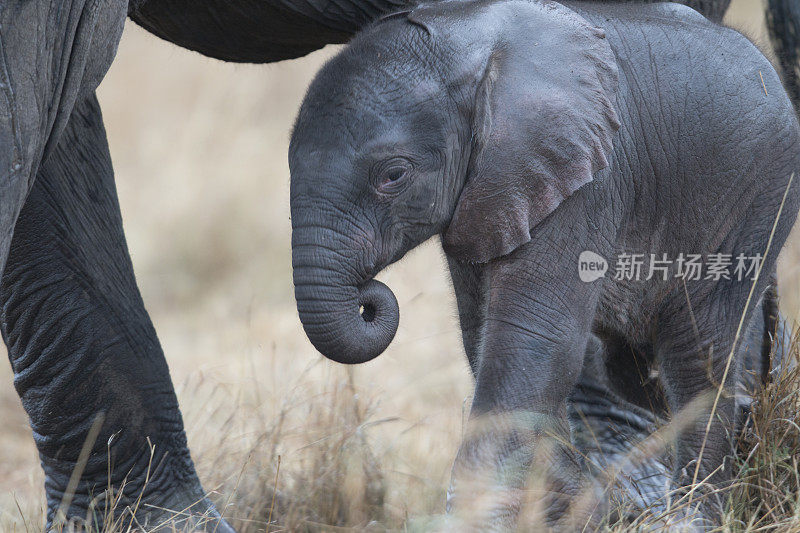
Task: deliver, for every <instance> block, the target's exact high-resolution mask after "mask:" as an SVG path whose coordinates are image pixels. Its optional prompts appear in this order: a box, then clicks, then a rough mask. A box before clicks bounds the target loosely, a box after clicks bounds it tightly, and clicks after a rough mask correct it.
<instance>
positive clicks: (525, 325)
mask: <svg viewBox="0 0 800 533" xmlns="http://www.w3.org/2000/svg"><path fill="white" fill-rule="evenodd" d="M548 242H551V241H550V240H549V239H547V238H542V240H541V241H538V242H534V241H531V243H529V244H528V245H525V246H524V247H522V248H521V249H519V250H517V251H516V252H515V253H513V254H511V255H510V256H507V257H504V258H500V259H497V260H494V261H492V262H491V263H489V264H488V265H486V266H485V267H484V268H485V269H486V271H485V275H486V277H487V278H486V282H485V285H484V287H485V295H484V298H485V301H486V310H487V311H486V323H485V326H484V328H483V332H482V339H481V340H480V343H479V357H478V359H479V360H478V361H477V372H476V385H475V395H474V399H473V403H472V409H471V412H470V421H469V426H468V430H467V436H466V437H465V440H464V442H463V443H462V445H461V448H460V449H459V452H458V456H457V458H456V462H455V465H454V468H453V481H452V487H451V497H450V502H449V503H450V509H451V512H452V513H453V514H454V515H455V519H456V520H459V519H463V520H467V521H468V522H470V523H472V524H475V523H476V524H480V528H481V529H482V530H486V529H493V530H504V529H507V528H513V527H514V525H515V522H516V521H517V519H518V515H519V512H520V510H521V508H522V506H523V503H524V499H525V496H524V495H525V493H526V489H527V488H529V486H528V483H527V482H528V477H529V473H530V469H531V468H532V467H533V466H536V467H538V466H542V465H545V467H544V470H545V475H544V477H545V479H546V485H545V489H546V490H545V492H544V493H541V496H542V498H541V501H542V503H544V505H545V507H546V509H545V513H546V517H547V519H548V520H550V521H551V522H552V523H554V524H558V525H560V526H565V525H566V527H571V526H576V525H577V524H578V523H584V520H585V519H586V518H587V516H586V513H580V512H579V513H576V514H574V515H573V514H572V512H573V511H575V510H576V508H575V507H573V508H571V509H570V504H571V503H574V502H575V501H576V500H574V499H572V497H574V496H575V495H577V494H578V492H579V491H580V488H581V475H580V465H579V461H578V458H577V457H576V456H575V454H574V453H573V451H571V450H570V448H569V446H566V445H564V443H568V442H569V438H570V436H569V425H568V423H567V417H566V414H567V409H566V407H567V404H566V401H567V397H568V396H569V394H570V392H571V391H572V389H573V387H574V385H575V384H576V383H577V381H578V377H579V375H580V373H581V368H582V364H583V359H584V353H585V350H586V344H587V339H588V338H589V337H590V335H591V323H592V319H593V309H594V307H595V305H596V301H597V292H598V288H597V286H593V285H591V284H584V283H582V282H580V281H579V280H578V276H577V268H575V265H577V264H578V263H577V261H578V257H577V256H578V253H577V252H576V253H575V254H574V257H572V256H573V254H571V253H565V252H564V251H563V250H555V249H552V248H551V247H550V246H549V245H548ZM545 258H546V260H547V261H548V262H549V261H556V259H555V258H558V259H557V260H558V261H561V262H564V265H550V266H549V267H548V268H537V267H536V265H541V264H542V261H543V260H545ZM571 260H572V262H573V265H571V266H572V268H569V266H568V263H569V262H570V261H571ZM562 267H563V268H562ZM549 437H553V438H549ZM571 499H572V500H571ZM570 500H571V501H570ZM576 507H578V506H576ZM578 515H580V516H578ZM573 519H574V520H575V522H572V520H573Z"/></svg>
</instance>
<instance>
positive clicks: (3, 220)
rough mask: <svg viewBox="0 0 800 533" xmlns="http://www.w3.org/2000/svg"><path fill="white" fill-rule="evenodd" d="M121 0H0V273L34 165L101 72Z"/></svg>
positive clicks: (118, 23)
mask: <svg viewBox="0 0 800 533" xmlns="http://www.w3.org/2000/svg"><path fill="white" fill-rule="evenodd" d="M126 8H127V1H126V0H106V1H103V2H99V1H97V0H64V1H53V0H4V1H3V2H2V3H0V273H2V271H3V267H4V265H5V262H6V258H7V256H8V250H9V247H10V246H11V239H12V235H13V233H14V224H15V223H16V220H17V217H18V216H19V212H20V209H21V208H22V205H23V203H24V201H25V197H26V196H27V194H28V191H30V188H31V186H32V184H33V181H34V177H35V176H36V175H37V172H38V169H39V165H40V164H41V162H42V161H44V160H46V159H47V158H48V157H49V156H50V154H51V153H52V151H53V148H54V147H55V146H56V145H57V144H58V140H59V137H60V135H61V132H62V131H63V129H64V127H65V124H66V123H67V120H68V119H69V116H70V113H71V112H72V109H73V106H74V104H75V102H76V101H78V100H79V99H82V98H84V97H86V96H87V95H90V94H92V93H93V92H94V89H95V88H96V87H97V85H98V84H99V83H100V80H101V79H102V78H103V76H104V75H105V73H106V71H107V70H108V67H109V66H110V65H111V61H112V60H113V58H114V54H115V53H116V49H117V42H118V41H119V37H120V35H121V34H122V26H123V23H124V21H125V12H126Z"/></svg>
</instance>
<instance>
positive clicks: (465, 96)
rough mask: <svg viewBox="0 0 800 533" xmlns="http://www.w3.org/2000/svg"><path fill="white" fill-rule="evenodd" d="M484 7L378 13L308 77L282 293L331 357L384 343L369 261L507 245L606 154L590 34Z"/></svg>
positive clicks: (390, 310) (517, 8) (386, 329)
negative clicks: (422, 249)
mask: <svg viewBox="0 0 800 533" xmlns="http://www.w3.org/2000/svg"><path fill="white" fill-rule="evenodd" d="M489 6H490V4H489V2H486V1H478V2H467V3H464V4H463V5H461V6H459V7H458V8H455V9H454V8H453V6H452V5H450V6H449V7H446V6H441V5H436V4H432V5H430V6H422V7H419V8H416V9H414V10H413V11H409V12H403V13H398V14H395V15H392V16H389V17H385V18H384V19H382V20H380V21H378V22H377V23H375V24H373V25H372V26H370V27H369V28H368V29H366V30H365V31H364V32H363V33H362V34H360V35H359V36H357V37H356V38H355V39H354V40H353V41H352V43H351V44H350V45H349V46H347V47H346V48H345V49H344V50H343V51H342V52H341V53H340V54H339V55H338V56H336V57H335V58H334V59H333V60H331V61H330V62H329V63H328V64H327V65H325V67H324V68H323V69H322V70H321V71H320V72H319V74H318V75H317V77H316V78H315V79H314V81H313V82H312V84H311V86H310V88H309V91H308V94H307V96H306V98H305V100H304V102H303V105H302V107H301V110H300V112H299V115H298V118H297V121H296V124H295V128H294V131H293V134H292V139H291V145H290V150H289V166H290V171H291V213H292V231H293V233H292V263H293V268H294V282H295V295H296V299H297V306H298V311H299V314H300V319H301V321H302V323H303V326H304V328H305V331H306V333H307V334H308V336H309V338H310V340H311V342H312V343H313V344H314V346H315V347H316V348H317V349H318V350H319V351H320V352H322V353H323V354H324V355H326V356H327V357H329V358H331V359H333V360H335V361H339V362H343V363H361V362H365V361H368V360H370V359H372V358H374V357H376V356H377V355H379V354H380V353H381V352H382V351H383V350H384V349H385V348H386V347H387V346H388V345H389V343H390V342H391V340H392V338H393V336H394V334H395V332H396V329H397V326H398V319H399V315H398V307H397V302H396V299H395V298H394V295H393V294H392V292H391V291H390V290H389V289H388V288H387V287H386V286H385V285H383V284H382V283H380V282H378V281H376V280H374V279H373V277H374V276H375V275H376V274H377V273H378V272H379V271H380V270H381V269H382V268H384V267H386V266H387V265H389V264H390V263H392V262H394V261H397V260H398V259H400V258H401V257H403V255H404V254H405V253H406V252H407V251H408V250H410V249H411V248H413V247H414V246H417V245H418V244H420V243H422V242H423V241H425V240H426V239H428V238H430V237H432V236H434V235H436V234H442V235H443V244H444V248H445V251H446V252H447V253H448V254H450V255H452V256H454V257H456V258H458V259H460V260H463V261H471V262H487V261H490V260H492V259H493V258H495V257H498V256H501V255H505V254H508V253H510V252H512V251H513V250H514V249H515V248H517V247H519V246H521V245H523V244H524V243H526V242H527V241H528V240H530V238H531V235H530V232H531V229H532V228H533V227H534V226H535V225H536V224H538V223H539V222H540V221H542V220H543V219H544V218H545V217H547V216H548V214H549V213H550V212H552V211H553V210H554V209H556V207H557V206H558V205H559V204H560V203H561V201H563V200H564V199H565V198H566V197H568V196H569V195H570V194H572V193H573V192H574V191H575V190H577V189H578V188H579V187H580V186H582V185H583V184H585V183H587V182H589V181H591V180H592V178H593V174H594V173H595V172H596V171H597V170H598V169H600V168H602V167H604V166H605V165H606V164H607V163H606V154H607V153H608V151H609V150H610V146H611V137H612V135H613V133H614V132H615V131H616V129H617V128H618V127H619V124H618V122H617V118H616V115H615V112H614V108H613V104H612V101H613V99H614V91H615V88H616V83H617V70H616V64H615V61H614V55H613V53H612V51H611V49H610V47H609V46H608V44H607V42H606V40H605V38H604V34H603V32H602V30H599V29H597V28H595V27H593V26H591V25H590V24H588V22H587V21H586V20H584V19H583V18H582V17H580V16H579V15H578V14H577V13H575V12H574V11H572V10H570V9H568V8H566V7H563V6H561V5H558V4H555V3H553V4H538V3H529V2H520V1H518V0H508V1H506V2H503V3H502V4H501V5H499V6H498V5H497V4H494V5H493V6H492V8H491V9H489ZM520 14H522V16H523V17H524V19H525V23H524V24H508V23H507V21H508V20H509V19H510V18H511V17H517V18H518V17H519V16H520ZM531 39H533V40H534V41H535V42H534V43H533V46H526V47H520V46H517V44H518V43H519V42H525V41H526V40H528V41H529V40H531Z"/></svg>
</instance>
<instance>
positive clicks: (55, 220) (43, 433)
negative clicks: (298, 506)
mask: <svg viewBox="0 0 800 533" xmlns="http://www.w3.org/2000/svg"><path fill="white" fill-rule="evenodd" d="M0 306H2V307H1V308H0V310H1V311H2V316H0V319H1V320H0V325H2V333H3V338H4V340H5V342H6V344H7V346H8V352H9V357H10V359H11V365H12V368H13V370H14V384H15V387H16V389H17V391H18V393H19V395H20V397H21V399H22V404H23V406H24V407H25V409H26V411H27V412H28V415H29V417H30V422H31V426H32V429H33V434H34V438H35V440H36V445H37V447H38V449H39V455H40V458H41V463H42V465H43V467H44V470H45V475H46V481H45V487H46V491H47V501H48V513H47V518H48V524H50V525H52V524H53V521H54V520H59V519H61V518H64V516H61V515H60V514H59V510H60V511H63V512H64V515H65V517H66V518H67V519H73V518H74V519H83V518H87V517H88V519H89V520H91V521H94V522H95V526H96V527H97V528H98V529H104V527H103V525H104V524H103V520H107V519H108V517H107V515H106V513H108V512H110V511H111V509H106V508H104V504H105V501H106V500H105V499H104V497H103V493H104V491H105V490H106V489H107V488H108V487H109V486H110V487H112V488H113V489H114V490H115V491H116V492H117V496H118V495H119V494H120V493H121V494H122V495H121V498H120V500H119V504H118V505H117V506H116V511H115V512H116V517H115V519H116V520H119V519H120V518H122V520H123V522H124V521H130V520H131V516H130V512H129V511H128V516H127V517H120V514H125V513H126V511H125V509H126V507H127V506H128V505H130V506H131V507H133V504H134V502H135V501H136V500H137V498H138V497H139V495H142V496H143V497H142V502H141V504H140V505H139V507H138V509H139V511H138V512H137V513H136V520H137V521H138V522H139V523H141V524H149V525H150V527H152V526H154V525H157V524H158V523H159V522H160V521H161V520H162V519H163V518H164V514H163V513H162V512H158V511H154V509H155V507H154V506H156V507H159V508H165V509H174V510H177V511H185V510H186V509H188V508H192V509H195V508H197V509H198V512H199V513H204V512H209V513H212V515H213V514H214V513H216V511H214V510H213V506H211V504H210V503H209V502H208V501H207V500H206V499H205V495H204V493H203V490H202V488H201V486H200V483H199V481H198V479H197V475H196V474H195V470H194V466H193V464H192V460H191V458H190V456H189V451H188V448H187V445H186V437H185V434H184V431H183V422H182V419H181V415H180V412H179V410H178V402H177V398H176V396H175V393H174V391H173V387H172V383H171V380H170V377H169V371H168V369H167V364H166V361H165V359H164V355H163V353H162V350H161V347H160V346H159V342H158V339H157V338H156V334H155V331H154V329H153V326H152V324H151V322H150V319H149V317H148V315H147V313H146V311H145V309H144V305H143V303H142V300H141V297H140V295H139V291H138V289H137V287H136V282H135V279H134V274H133V268H132V266H131V263H130V258H129V256H128V251H127V247H126V244H125V239H124V235H123V232H122V221H121V217H120V212H119V206H118V203H117V198H116V191H115V187H114V182H113V172H112V168H111V161H110V156H109V153H108V147H107V144H106V138H105V131H104V128H103V124H102V118H101V114H100V109H99V106H98V103H97V100H96V98H95V97H94V96H91V97H90V98H88V99H87V100H85V101H83V102H81V103H79V104H78V105H77V106H76V108H75V110H74V111H73V113H72V116H71V118H70V120H69V123H68V125H67V128H66V130H65V132H64V134H63V136H62V138H61V140H60V142H59V144H58V146H57V148H56V149H55V150H54V152H53V154H52V155H51V157H50V158H48V160H47V162H46V163H45V164H44V165H43V166H42V168H41V169H40V171H39V173H38V176H37V179H36V181H35V184H34V186H33V188H32V190H31V192H30V194H29V196H28V200H27V202H26V204H25V206H24V208H23V209H22V212H21V214H20V216H19V219H18V222H17V226H16V230H15V233H14V237H13V240H12V244H11V252H10V254H9V259H8V262H7V265H6V269H5V272H4V275H3V277H2V282H0ZM89 435H92V436H94V440H93V441H92V440H91V439H90V438H89ZM87 440H88V442H89V444H93V446H91V453H90V454H89V455H88V458H87V459H88V460H87V461H86V462H85V464H83V465H82V466H83V468H82V472H80V467H79V466H78V465H79V463H81V462H82V461H79V457H80V456H81V450H82V448H83V447H84V443H86V442H87ZM151 445H152V447H151ZM151 453H152V455H151ZM76 467H77V469H78V471H79V472H80V474H81V475H80V478H79V480H78V484H77V488H76V490H75V493H74V495H67V494H66V493H67V486H68V483H69V479H70V476H72V475H73V472H75V471H76ZM109 472H110V479H109V475H108V473H109ZM145 478H148V479H149V480H148V482H147V483H145ZM123 486H124V490H123ZM70 498H71V502H70V505H66V502H67V501H69V500H70ZM93 500H95V504H96V506H97V507H96V509H95V510H94V512H92V511H90V508H91V507H92V501H93ZM193 504H195V507H192V505H193ZM220 524H221V526H220V527H219V528H218V529H217V531H225V530H226V529H227V527H228V526H227V525H226V524H224V522H222V523H220Z"/></svg>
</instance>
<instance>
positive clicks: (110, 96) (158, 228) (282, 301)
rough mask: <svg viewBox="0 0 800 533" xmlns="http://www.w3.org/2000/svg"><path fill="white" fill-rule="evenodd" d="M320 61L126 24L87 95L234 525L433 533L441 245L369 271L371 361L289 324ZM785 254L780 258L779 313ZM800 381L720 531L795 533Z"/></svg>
mask: <svg viewBox="0 0 800 533" xmlns="http://www.w3.org/2000/svg"><path fill="white" fill-rule="evenodd" d="M738 3H739V9H740V11H739V14H740V15H742V17H743V18H742V20H743V22H744V25H745V27H746V28H747V29H749V30H750V33H751V34H757V33H758V32H759V31H760V29H759V28H760V26H759V25H758V24H759V23H758V21H755V22H754V21H753V20H751V19H750V18H749V17H748V16H747V14H749V13H755V12H757V9H756V6H755V4H756V3H757V2H754V1H751V0H739V2H738ZM332 52H333V51H332V50H326V51H323V52H319V53H316V54H313V55H312V56H310V57H309V58H305V59H303V60H299V61H294V62H288V63H285V64H278V65H270V66H234V65H225V64H222V63H220V62H215V61H212V60H208V59H204V58H201V57H200V56H198V55H197V54H192V53H189V52H185V51H181V50H179V49H177V48H176V47H173V46H169V45H166V44H164V43H161V42H158V41H157V40H156V39H155V38H154V37H152V36H150V35H148V34H145V33H144V32H142V31H141V30H138V29H136V28H134V27H133V26H132V25H131V26H130V27H128V28H127V29H126V34H125V37H124V39H123V43H122V45H121V48H120V53H119V56H118V60H117V61H116V63H115V64H114V67H113V68H112V71H111V72H110V73H109V75H108V77H107V79H106V81H105V82H104V85H103V87H102V89H101V94H100V97H101V100H102V104H103V109H104V114H105V118H106V123H107V127H108V131H109V139H110V143H111V150H112V155H113V158H114V162H115V168H116V172H117V176H118V188H119V193H120V199H121V203H122V208H123V216H124V218H125V223H126V232H127V235H128V239H129V246H130V249H131V253H132V256H133V260H134V265H135V267H136V272H137V276H138V279H139V283H140V287H141V288H142V292H143V296H144V300H145V302H146V304H147V307H148V310H149V311H150V313H151V316H152V317H153V321H154V323H155V325H156V328H157V330H158V331H159V336H160V338H161V341H162V345H163V346H164V350H165V352H166V354H167V359H168V361H169V364H170V368H171V372H172V376H173V381H174V382H175V384H176V389H177V392H178V397H179V400H180V403H181V407H182V410H183V413H184V418H185V423H186V428H187V433H188V437H189V444H190V446H191V449H192V452H193V456H194V457H195V460H196V463H197V468H198V471H199V473H200V476H201V479H202V480H203V482H204V486H205V488H206V489H207V490H209V491H211V492H212V498H213V499H214V500H215V501H216V502H217V503H218V504H219V507H220V510H223V509H224V512H225V515H226V516H227V517H230V518H231V520H232V523H233V524H234V525H235V526H236V527H237V528H239V530H240V531H244V532H249V531H264V530H266V529H267V520H268V518H269V517H270V509H272V510H271V518H272V520H273V522H275V525H273V526H272V528H271V529H270V531H273V532H274V531H277V530H279V528H281V529H284V530H286V529H288V530H291V531H296V530H312V531H314V530H317V531H337V530H339V529H338V528H344V529H345V530H350V529H353V530H365V529H366V530H369V529H370V528H372V529H375V530H384V529H386V528H392V529H404V528H406V529H408V530H420V531H425V530H430V529H432V528H434V527H435V526H436V524H437V520H438V518H439V515H440V513H441V512H442V507H443V502H444V494H445V489H446V485H447V482H448V479H449V470H450V466H451V464H452V460H453V458H454V455H455V452H456V449H457V446H458V443H459V441H460V439H461V432H462V419H463V415H464V413H463V410H464V405H465V401H466V400H467V398H468V395H469V393H470V389H471V383H470V377H469V371H468V368H467V366H466V362H465V361H464V357H463V355H462V351H461V347H460V335H459V332H458V329H457V323H456V319H455V318H454V308H455V307H454V303H453V300H452V296H451V290H450V287H449V284H448V282H447V279H446V277H445V270H446V269H445V265H444V262H443V260H442V257H441V254H440V252H439V251H438V249H437V248H438V246H437V245H436V243H429V244H427V245H425V246H423V247H421V249H420V250H419V251H416V252H414V253H413V254H411V256H410V257H409V258H408V259H406V260H405V261H403V263H402V265H400V266H398V267H393V268H391V269H389V270H388V271H387V272H385V273H384V274H382V276H381V278H382V279H383V281H385V282H386V283H387V284H388V285H389V286H390V287H392V289H393V290H394V291H395V293H396V294H397V297H398V300H399V301H400V304H401V313H402V317H401V326H400V330H399V332H398V335H397V338H396V339H395V341H394V343H393V344H392V346H391V347H390V348H389V350H387V353H386V354H384V355H383V356H382V357H380V358H378V359H377V360H376V361H374V362H372V363H368V364H366V365H363V366H360V367H357V368H352V369H345V368H343V367H340V366H337V365H334V364H331V363H329V362H327V361H324V360H322V358H321V357H320V356H319V355H318V354H317V353H316V352H315V351H314V350H313V348H312V347H311V346H310V344H309V343H308V341H307V340H306V339H305V336H304V334H303V332H302V328H301V327H300V324H299V321H298V320H297V315H296V311H295V308H294V302H293V297H292V287H291V271H290V265H291V260H290V247H289V214H288V212H289V211H288V197H289V195H288V169H287V165H286V148H287V144H288V135H289V129H290V126H291V121H292V119H293V116H294V113H295V112H296V110H297V108H298V106H299V102H300V100H301V98H302V95H303V92H304V90H305V87H306V85H307V84H308V82H309V81H310V79H311V76H312V75H313V73H314V72H315V71H316V69H317V68H318V67H319V66H320V64H321V63H322V61H323V60H324V59H325V58H326V57H328V56H330V55H331V54H332ZM798 240H800V239H798V238H796V237H795V238H793V242H797V241H798ZM796 249H797V248H796V247H793V248H791V249H790V250H787V252H785V253H784V257H783V261H782V264H781V282H782V287H781V292H782V298H783V303H784V311H785V312H787V313H788V314H790V315H791V316H797V310H798V309H800V291H798V287H800V282H798V280H800V254H798V252H797V251H796ZM0 350H2V347H0ZM794 351H795V352H796V349H794ZM0 382H4V383H5V386H0V420H2V422H3V429H2V431H0V450H2V454H0V531H3V532H5V531H40V530H41V523H42V520H43V519H42V517H43V506H44V498H43V491H42V474H41V472H40V469H39V467H38V459H37V457H36V451H35V447H34V446H33V442H32V439H31V438H30V429H29V427H28V425H27V421H26V418H25V415H24V412H23V411H22V409H21V407H20V404H19V399H18V398H17V396H16V394H15V393H14V390H13V387H11V385H10V384H11V373H10V370H9V368H8V365H0ZM799 390H800V378H799V377H798V375H797V372H796V370H791V371H789V374H788V375H787V376H784V378H782V379H780V380H779V379H776V380H775V381H774V382H773V385H772V386H771V387H770V388H769V389H768V390H767V391H766V392H765V393H764V395H763V398H762V399H761V401H760V402H759V403H758V407H757V408H756V415H755V424H754V428H755V429H754V431H753V433H752V434H749V435H748V436H747V437H746V439H747V440H746V445H745V449H747V450H755V451H754V452H753V453H752V454H751V455H750V457H749V459H747V460H746V461H744V460H743V462H742V473H741V474H740V479H741V480H742V483H741V484H740V485H739V487H738V489H737V492H735V496H734V501H733V505H732V510H731V515H730V519H731V521H730V523H731V524H732V525H731V526H730V529H731V530H735V531H742V530H748V529H747V528H748V526H747V524H751V526H749V530H750V531H756V530H760V529H759V528H763V527H764V526H773V525H774V526H776V529H775V530H779V531H798V530H800V516H799V515H800V512H798V509H800V503H798V501H800V497H799V495H798V482H797V468H796V464H795V461H796V458H797V456H798V453H799V452H798V451H800V442H799V441H800V436H799V434H798V432H797V427H798V424H800V420H798V419H797V412H798V409H797V400H798V399H797V394H798V392H797V391H799ZM748 453H749V452H748ZM279 457H280V472H277V470H278V461H279ZM744 457H747V454H744ZM276 473H277V476H276ZM276 479H277V482H276ZM276 487H277V491H276V490H275V488H276ZM273 496H274V507H273ZM742 524H744V525H742ZM278 526H279V527H278ZM333 526H336V527H333Z"/></svg>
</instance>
